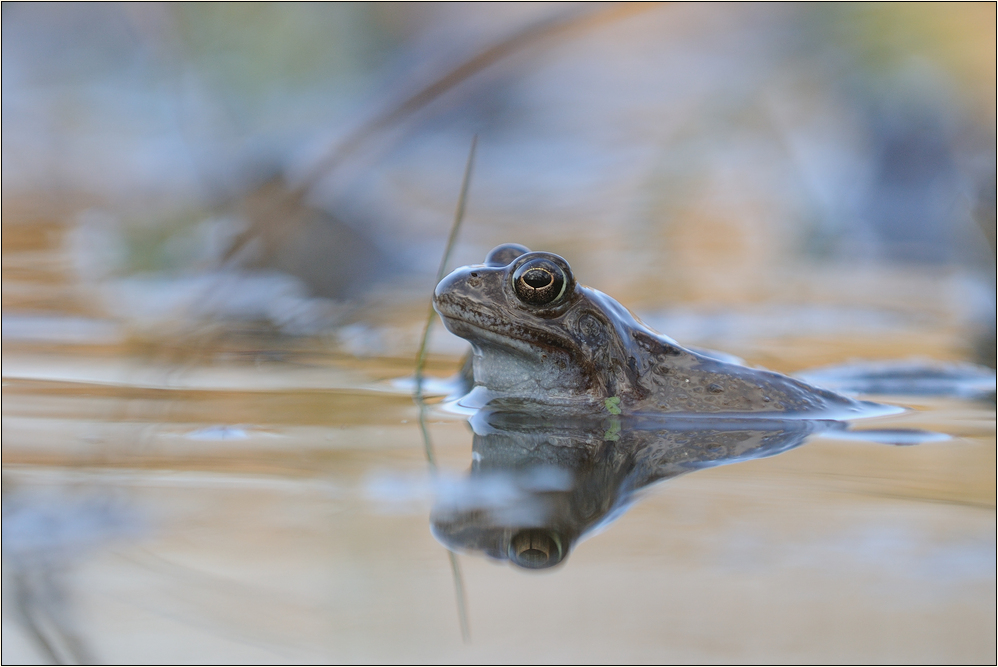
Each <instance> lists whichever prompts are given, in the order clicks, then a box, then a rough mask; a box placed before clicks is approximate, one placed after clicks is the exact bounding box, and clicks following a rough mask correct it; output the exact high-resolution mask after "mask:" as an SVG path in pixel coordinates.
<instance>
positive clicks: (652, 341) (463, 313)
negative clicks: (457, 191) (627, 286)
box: [433, 243, 897, 419]
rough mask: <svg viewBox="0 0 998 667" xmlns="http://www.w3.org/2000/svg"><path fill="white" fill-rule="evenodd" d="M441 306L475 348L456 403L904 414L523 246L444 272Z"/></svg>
mask: <svg viewBox="0 0 998 667" xmlns="http://www.w3.org/2000/svg"><path fill="white" fill-rule="evenodd" d="M433 307H434V309H435V310H436V312H437V313H438V314H439V316H440V318H441V320H442V321H443V323H444V326H445V327H446V328H447V329H448V331H450V332H451V333H453V334H454V335H456V336H459V337H461V338H464V339H466V340H467V341H468V342H469V343H470V344H471V363H470V365H469V369H468V370H470V373H469V375H470V376H471V378H472V380H473V382H472V385H473V386H472V389H471V391H470V392H469V393H468V394H467V395H466V396H464V397H463V398H461V399H460V401H459V404H460V405H462V406H464V407H468V408H482V407H485V406H488V407H489V409H492V410H501V409H508V410H538V409H543V410H548V411H554V412H559V413H566V414H580V415H584V414H588V415H608V414H612V415H618V414H619V415H666V416H678V415H687V416H690V415H711V416H713V417H717V416H731V417H738V418H743V417H748V416H753V415H756V416H764V417H774V416H777V417H779V418H781V419H783V418H794V417H799V418H807V419H816V418H829V419H849V418H853V417H859V416H872V415H874V414H890V413H891V412H896V411H897V409H894V408H892V407H890V406H881V405H879V404H876V403H871V402H868V401H861V400H856V399H853V398H850V397H847V396H844V395H841V394H838V393H835V392H833V391H831V390H828V389H823V388H821V387H817V386H814V385H811V384H808V383H806V382H804V381H801V380H798V379H795V378H792V377H788V376H786V375H782V374H780V373H776V372H772V371H768V370H764V369H758V368H751V367H748V366H746V365H742V364H739V363H734V362H732V361H730V360H725V359H724V358H723V357H720V356H719V355H711V354H709V353H704V352H702V351H696V350H693V349H690V348H688V347H683V346H682V345H680V344H679V343H678V342H676V341H675V340H673V339H672V338H670V337H668V336H666V335H663V334H661V333H658V332H656V331H654V330H653V329H651V328H650V327H648V326H647V325H645V324H644V323H643V322H641V320H640V319H638V318H637V317H636V316H635V315H633V314H632V313H631V312H630V311H629V310H628V309H627V308H625V307H624V306H622V305H621V304H620V303H619V302H618V301H616V300H615V299H613V298H612V297H610V296H608V295H607V294H604V293H603V292H600V291H599V290H596V289H593V288H591V287H587V286H585V285H583V284H581V283H579V282H577V281H576V279H575V275H574V274H573V272H572V269H571V267H570V266H569V264H568V262H567V261H566V260H565V259H564V258H562V257H561V256H559V255H557V254H554V253H551V252H544V251H531V250H530V249H529V248H527V247H526V246H523V245H519V244H515V243H505V244H502V245H499V246H497V247H495V248H493V249H492V250H491V251H490V252H489V253H488V255H487V256H486V258H485V261H484V262H483V263H482V264H474V265H470V266H464V267H461V268H458V269H456V270H454V271H452V272H451V273H450V274H449V275H447V276H446V277H444V278H443V279H442V280H441V281H440V282H439V284H438V285H437V287H436V289H435V290H434V294H433Z"/></svg>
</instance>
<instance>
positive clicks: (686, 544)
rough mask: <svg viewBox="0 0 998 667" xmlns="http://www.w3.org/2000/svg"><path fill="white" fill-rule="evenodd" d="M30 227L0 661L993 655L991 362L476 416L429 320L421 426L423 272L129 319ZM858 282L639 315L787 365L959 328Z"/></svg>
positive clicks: (15, 251) (10, 275)
mask: <svg viewBox="0 0 998 667" xmlns="http://www.w3.org/2000/svg"><path fill="white" fill-rule="evenodd" d="M5 224H6V220H5ZM25 229H28V228H18V227H7V226H5V232H6V231H10V230H13V231H14V232H15V233H16V232H18V231H19V230H20V231H21V232H23V234H24V235H23V236H21V237H18V236H16V234H14V235H11V234H7V235H6V237H5V254H4V295H5V306H4V347H3V353H4V354H3V512H4V518H3V549H4V551H3V553H4V556H3V557H4V561H3V563H4V564H3V583H4V586H3V595H4V605H3V638H4V641H3V661H4V662H5V663H13V662H51V661H53V660H59V661H64V662H92V661H93V662H113V663H132V662H160V663H170V662H176V663H181V662H492V663H497V662H554V663H558V662H748V661H752V662H777V663H779V662H987V661H989V660H993V659H994V655H995V632H994V628H995V539H996V535H995V467H996V463H995V404H994V398H993V393H991V394H990V395H989V394H988V392H987V391H986V390H985V391H984V392H980V391H977V390H976V389H975V388H974V386H969V388H968V386H967V385H961V386H962V389H961V390H959V391H950V392H949V395H942V396H940V395H939V393H940V392H938V391H935V392H934V391H928V392H925V391H922V390H921V389H920V388H918V387H915V388H912V387H910V386H909V387H906V386H904V385H903V384H902V385H901V386H898V385H897V384H895V385H888V387H887V391H889V392H893V393H892V395H878V396H876V397H875V399H876V400H878V401H880V402H886V403H889V404H892V405H897V406H901V407H903V408H905V411H904V412H902V413H900V414H894V415H888V416H880V417H874V418H870V419H865V420H861V421H859V422H857V423H855V424H853V425H852V430H851V431H849V432H846V431H843V430H837V429H828V428H817V427H813V426H808V425H797V426H794V427H793V428H789V429H788V428H786V427H784V428H783V430H780V428H777V427H773V426H768V427H762V426H755V427H754V428H755V430H754V431H753V430H752V429H746V428H742V429H741V430H739V429H737V428H735V429H733V428H730V427H729V428H727V431H724V429H720V430H717V429H716V428H715V430H714V431H712V432H711V434H710V437H705V436H704V434H703V432H698V431H697V429H696V428H691V427H689V426H687V427H679V428H678V429H677V428H676V427H672V430H669V428H664V430H663V429H659V430H658V431H655V430H654V429H652V430H650V431H649V430H648V429H645V430H644V431H642V430H641V429H640V428H632V427H631V426H629V425H628V424H627V423H626V422H625V423H620V424H616V425H614V424H609V425H607V424H599V425H597V426H596V427H593V428H594V429H595V430H593V429H590V430H589V431H587V430H585V429H584V428H582V427H578V426H575V427H572V428H567V429H566V428H561V429H560V430H559V428H558V427H555V426H552V425H550V424H546V425H544V424H542V425H529V424H528V425H526V426H525V425H524V424H522V423H521V424H503V423H501V420H500V422H496V421H495V420H493V422H491V423H487V422H488V420H487V419H486V420H484V422H483V419H482V418H481V416H479V417H476V418H475V419H474V420H472V422H471V423H470V424H469V421H468V415H467V414H460V413H459V412H455V411H454V410H453V409H450V408H448V407H447V406H446V405H445V403H444V394H445V393H446V389H447V385H446V383H445V382H444V380H445V379H446V378H447V377H448V376H450V375H451V374H452V373H454V372H455V371H456V370H457V368H458V366H459V364H460V355H461V353H462V352H463V346H462V343H461V341H459V340H458V339H456V338H453V337H449V335H448V334H446V333H445V332H443V330H442V327H440V326H439V324H438V325H437V328H436V329H435V333H434V337H433V346H432V352H433V353H432V354H431V357H430V362H429V365H428V373H429V374H430V375H431V376H432V377H431V380H430V383H429V388H430V389H431V390H432V391H430V396H429V398H428V406H427V410H426V412H425V415H424V417H425V425H426V427H427V428H426V430H427V436H428V437H425V438H424V435H423V433H422V432H421V429H420V411H419V409H418V408H417V405H416V404H415V403H414V401H413V398H412V396H411V393H410V390H411V386H412V383H411V381H407V380H406V378H409V377H411V375H412V372H413V364H414V361H413V360H414V358H415V345H416V343H417V341H418V338H419V331H420V328H421V325H422V321H423V319H422V318H423V317H425V312H426V311H425V308H426V301H427V300H428V296H429V295H428V294H426V293H424V294H422V295H421V294H419V293H414V294H412V295H409V296H406V295H403V296H404V297H405V298H402V297H398V296H397V295H396V297H397V298H396V300H395V301H394V302H384V303H381V304H380V305H378V304H377V303H375V305H374V306H371V308H372V309H374V310H376V311H378V313H379V315H378V316H377V317H373V316H370V315H368V316H366V317H358V318H357V319H356V321H355V323H354V324H351V325H349V326H346V327H343V328H341V329H338V330H336V331H335V332H334V333H330V334H326V335H297V336H291V335H288V334H286V333H281V332H279V331H276V330H274V329H273V328H267V327H264V326H263V325H248V324H244V325H239V324H238V323H232V322H231V321H228V322H226V321H219V322H216V323H214V324H206V323H204V321H201V322H200V323H198V324H193V325H192V324H190V323H187V324H184V323H183V322H177V321H173V322H172V324H171V326H172V327H173V328H169V327H167V325H161V326H162V327H163V328H162V329H161V330H160V331H150V330H149V329H148V328H146V329H140V328H136V327H135V326H134V325H130V324H125V323H123V322H122V320H121V319H120V318H118V319H116V318H114V317H111V316H109V315H108V312H109V311H108V308H107V307H106V306H100V305H99V300H97V299H95V298H88V299H82V298H80V294H81V291H85V290H87V289H89V288H88V287H87V286H86V285H80V284H78V283H76V282H74V279H73V278H72V276H73V275H75V274H74V273H73V270H72V269H71V268H70V267H69V264H68V263H69V259H67V255H66V254H65V251H64V248H65V246H64V245H63V244H62V242H61V241H60V240H59V239H61V238H63V234H64V232H65V230H64V229H62V228H60V227H59V226H58V225H56V226H52V227H49V228H46V227H44V225H40V224H36V225H35V226H34V227H32V228H30V230H33V231H30V230H29V231H25ZM45 229H48V232H49V237H45V238H48V240H45V238H41V240H39V238H40V237H39V236H38V235H39V234H42V236H44V233H45ZM39 230H41V231H39ZM8 238H11V239H13V240H11V241H10V242H9V243H7V239H8ZM895 278H896V281H895V282H899V283H903V284H904V285H905V289H907V290H911V291H912V292H916V293H918V295H919V298H920V299H922V301H920V302H919V303H920V304H921V306H922V307H923V308H930V307H932V303H933V302H931V299H927V297H926V296H925V295H926V294H931V290H930V289H926V290H921V291H920V290H918V289H917V288H918V286H919V283H918V280H920V278H919V277H918V276H917V275H916V274H915V273H914V272H912V273H911V274H910V275H902V276H901V277H900V278H897V277H896V276H895ZM901 278H903V279H904V280H901ZM923 279H924V278H923ZM843 280H845V278H843ZM938 282H939V281H938V280H936V283H938ZM891 284H893V283H891V280H889V279H883V280H881V281H880V282H879V283H878V285H879V286H880V288H881V289H882V290H890V289H891V287H890V285H891ZM243 287H244V289H246V290H250V289H252V287H251V285H250V284H249V282H247V283H245V284H243ZM87 296H88V297H94V295H93V294H88V295H87ZM149 298H151V297H149ZM871 298H879V297H871ZM19 299H21V300H22V301H20V302H19V301H18V300H19ZM406 299H408V300H406ZM622 300H624V301H626V299H622ZM902 301H903V299H902ZM912 301H914V300H912ZM24 303H30V304H33V305H34V307H33V309H28V308H24V307H23V304H24ZM385 303H388V305H385ZM19 304H20V305H21V306H22V307H21V308H20V309H19V308H18V306H19ZM39 304H41V307H39ZM95 304H98V305H95ZM926 304H928V305H926ZM868 306H869V301H868V302H866V303H863V302H861V301H860V297H857V303H856V304H854V305H851V306H849V307H848V308H846V309H842V308H839V309H838V310H836V309H835V307H832V306H829V307H827V308H825V309H824V310H821V309H820V307H816V308H819V311H820V312H819V311H814V310H813V309H812V311H806V310H801V309H798V310H797V311H794V312H796V315H795V314H794V313H793V312H791V311H792V310H793V309H790V310H786V311H783V312H782V315H780V316H779V317H781V318H782V321H783V326H782V327H781V333H780V334H775V333H773V332H771V331H768V330H767V329H766V326H765V323H766V322H771V321H772V320H773V318H774V316H773V314H772V310H771V308H772V307H771V306H766V305H756V306H750V307H748V308H747V309H742V310H737V309H735V310H730V311H725V313H723V314H719V313H713V314H711V313H706V314H705V313H697V312H688V311H677V310H672V311H669V310H659V311H656V310H654V309H648V310H646V311H645V312H644V313H643V314H644V315H645V316H646V319H647V320H648V321H649V322H652V323H654V324H655V326H656V327H658V328H660V329H661V330H663V331H665V332H667V333H671V334H672V335H674V336H676V337H677V338H679V337H680V336H683V337H685V338H681V341H682V342H691V343H692V342H703V343H706V344H714V345H716V346H723V347H727V348H728V349H730V350H731V351H732V352H735V353H738V354H741V355H743V356H745V357H746V358H747V360H748V361H749V362H750V363H758V364H765V365H766V366H768V367H771V368H775V369H778V370H781V371H784V372H797V371H803V370H804V369H807V368H810V367H814V366H818V365H822V364H827V363H829V362H833V361H837V362H843V361H847V360H849V359H862V358H865V359H882V358H885V357H887V358H906V357H908V356H912V355H915V356H918V355H921V356H922V357H929V358H935V359H942V360H954V359H956V358H958V354H957V353H956V352H953V350H955V349H957V345H956V343H954V342H953V341H954V340H955V339H956V337H958V335H959V332H956V333H954V329H953V326H952V324H951V323H950V322H949V321H947V320H945V319H942V318H932V317H922V318H921V319H919V318H918V317H908V316H905V315H904V311H903V310H902V311H900V312H901V313H902V314H901V315H898V314H897V312H898V311H895V315H894V316H893V317H895V318H901V320H900V322H898V321H895V320H890V319H888V320H883V319H876V318H873V320H871V317H870V316H869V315H868V314H864V313H868V312H872V311H868V310H864V308H867V307H868ZM767 308H770V310H768V311H767ZM732 313H734V314H732ZM801 313H803V314H801ZM795 317H796V318H797V319H794V318H795ZM905 317H907V319H905ZM850 322H852V324H850ZM787 329H790V330H791V331H790V332H789V333H787V331H786V330H787ZM793 329H796V333H795V332H794V331H793ZM137 332H138V333H137ZM857 332H858V334H857ZM690 339H693V340H690ZM375 341H380V342H379V343H378V344H377V345H375ZM386 341H387V342H386ZM393 341H394V342H393ZM933 350H935V351H936V352H937V354H934V355H933V354H931V353H932V351H933ZM885 352H886V353H885ZM991 378H992V379H991V383H992V384H991V386H992V387H993V375H991ZM825 379H826V380H828V381H834V377H829V376H828V375H827V374H826V375H825ZM985 384H986V383H985ZM854 389H855V388H854ZM883 390H884V389H883V387H881V391H883ZM992 391H993V390H992ZM942 393H945V392H942ZM483 423H484V425H483ZM714 426H716V425H714ZM573 428H574V429H575V430H573ZM864 430H865V431H876V432H878V433H879V435H877V436H869V437H867V436H864V435H863V431H864ZM590 431H591V432H590ZM722 431H723V432H722ZM913 431H917V432H923V434H924V435H923V436H920V437H915V438H910V437H909V438H905V437H900V436H898V437H893V438H891V437H885V436H884V435H883V434H884V433H895V435H896V434H897V433H898V432H900V433H908V434H910V433H911V432H913ZM608 433H609V435H607V434H608ZM928 434H936V435H928ZM580 441H584V442H590V441H592V443H596V444H592V443H591V444H590V445H589V446H587V447H583V448H576V449H572V447H571V446H568V445H566V443H568V442H575V443H578V442H580ZM662 443H666V444H664V445H663V444H662ZM896 443H901V444H896ZM649 452H651V453H649ZM656 457H657V458H656ZM597 459H598V460H597ZM525 462H529V463H531V464H532V465H530V466H528V465H526V464H525ZM537 464H541V465H537ZM635 471H638V472H635ZM544 502H547V503H548V506H549V508H550V507H555V510H553V511H554V512H555V513H557V512H562V514H563V517H562V518H563V519H564V521H563V523H562V524H561V526H562V527H561V528H560V530H561V535H560V537H559V538H558V543H557V544H555V543H554V542H553V541H551V539H550V538H549V536H547V534H545V535H541V536H540V537H537V536H534V537H537V543H536V544H535V546H536V549H535V551H541V552H544V551H545V550H547V551H552V550H555V551H559V558H560V559H561V562H560V563H559V564H558V565H557V567H553V568H551V569H546V570H543V571H529V570H528V569H523V568H518V567H515V566H514V565H512V564H510V562H509V560H508V559H509V557H510V556H509V554H510V553H515V552H516V551H517V550H516V547H515V545H513V543H515V542H516V541H517V539H520V540H521V541H522V540H523V539H525V538H524V536H522V535H519V536H517V535H513V534H511V533H510V532H509V531H508V530H507V532H506V534H505V537H500V538H496V537H495V535H496V534H497V531H498V532H499V533H501V532H502V530H504V528H503V527H502V526H508V525H515V524H516V522H517V521H522V520H523V517H524V516H528V517H529V516H532V513H534V514H536V512H537V511H538V510H537V506H538V503H541V504H543V503H544ZM573 503H574V505H573ZM587 503H588V505H587ZM582 506H584V507H582ZM566 507H567V508H568V509H565V508H566ZM580 507H582V508H581V509H580ZM559 508H561V509H559ZM565 517H567V518H565ZM497 526H498V528H497ZM490 531H491V532H490ZM573 531H574V532H573ZM490 535H491V537H490ZM483 536H484V537H483ZM530 537H531V536H527V538H530ZM490 540H491V541H490ZM502 540H506V542H503V541H502ZM544 540H548V541H547V542H545V541H544ZM507 543H508V544H511V545H513V546H510V547H508V548H507V549H506V551H505V552H504V551H503V550H502V549H501V548H496V547H495V545H496V544H501V545H505V544H507ZM448 546H449V547H451V548H453V549H454V550H455V552H456V555H452V554H451V552H449V551H448V549H447V547H448ZM509 549H512V551H510V550H509ZM520 552H524V550H522V549H521V550H520ZM497 558H498V560H497Z"/></svg>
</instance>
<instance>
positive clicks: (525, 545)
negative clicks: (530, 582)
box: [509, 528, 565, 570]
mask: <svg viewBox="0 0 998 667" xmlns="http://www.w3.org/2000/svg"><path fill="white" fill-rule="evenodd" d="M564 556H565V553H564V551H563V550H562V548H561V539H560V538H559V537H558V534H557V533H553V532H549V531H546V530H540V529H537V528H531V529H529V530H521V531H520V532H519V533H517V534H516V535H514V536H513V539H512V540H510V542H509V559H510V560H511V561H513V562H514V563H516V564H517V565H519V566H520V567H525V568H527V569H529V570H540V569H542V568H545V567H553V566H555V565H557V564H558V563H560V562H561V560H562V558H564Z"/></svg>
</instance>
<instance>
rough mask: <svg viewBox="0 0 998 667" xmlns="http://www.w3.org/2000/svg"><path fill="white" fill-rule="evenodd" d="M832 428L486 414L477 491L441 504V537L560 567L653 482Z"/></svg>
mask: <svg viewBox="0 0 998 667" xmlns="http://www.w3.org/2000/svg"><path fill="white" fill-rule="evenodd" d="M608 422H609V424H608ZM832 424H836V422H829V421H813V420H805V419H792V420H769V419H718V418H711V417H708V418H705V419H682V418H680V419H673V420H670V421H669V422H668V424H664V423H662V422H656V421H654V420H653V421H648V420H642V419H640V418H628V417H624V418H620V417H616V416H611V417H608V418H606V419H605V420H602V423H601V421H600V420H592V419H581V420H551V419H550V418H547V417H537V416H536V415H530V414H525V413H519V414H517V413H492V412H487V411H483V412H480V413H479V414H478V415H476V416H475V417H474V418H473V419H472V427H473V428H474V430H475V436H474V445H473V452H474V454H473V456H472V467H471V473H470V477H469V479H468V482H467V484H468V489H471V488H474V489H475V492H473V493H472V492H465V493H464V494H452V495H451V496H449V497H443V498H440V499H438V501H437V504H436V506H435V508H434V511H433V514H432V516H431V524H432V531H433V534H434V535H435V536H436V538H437V539H438V540H439V541H440V542H442V543H443V544H444V545H445V546H447V548H449V549H451V550H454V551H465V552H468V551H470V552H478V553H482V554H484V555H486V556H489V557H491V558H494V559H498V560H509V561H510V562H512V563H513V564H515V565H518V566H520V567H523V568H527V569H543V568H549V567H553V566H555V565H558V564H559V563H561V562H563V561H564V560H565V558H567V556H568V554H569V552H570V550H571V549H572V547H573V546H574V545H575V544H576V543H577V542H578V541H579V539H580V538H581V537H583V536H584V535H586V534H587V533H592V532H593V531H594V530H598V529H599V528H601V527H603V526H605V525H606V524H607V523H609V522H610V521H612V520H614V519H615V518H616V517H618V516H619V515H620V514H621V513H623V511H624V510H626V509H627V507H628V506H629V505H630V503H631V501H632V500H633V499H634V498H635V495H636V493H637V492H638V491H640V490H641V489H642V488H644V487H646V486H648V485H649V484H652V483H654V482H659V481H662V480H665V479H669V478H672V477H676V476H678V475H681V474H683V473H686V472H691V471H694V470H699V469H702V468H709V467H714V466H718V465H724V464H727V463H734V462H737V461H743V460H748V459H755V458H761V457H765V456H773V455H775V454H779V453H781V452H784V451H786V450H788V449H791V448H793V447H796V446H798V445H800V444H801V443H803V442H804V440H805V439H806V438H807V437H808V436H809V435H810V434H812V433H814V432H816V431H820V430H823V429H825V428H828V427H829V426H830V425H832ZM608 425H609V426H610V428H609V429H608V428H607V426H608Z"/></svg>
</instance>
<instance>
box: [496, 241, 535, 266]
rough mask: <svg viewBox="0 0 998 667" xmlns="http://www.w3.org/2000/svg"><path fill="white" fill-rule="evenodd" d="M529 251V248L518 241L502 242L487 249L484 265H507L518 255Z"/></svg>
mask: <svg viewBox="0 0 998 667" xmlns="http://www.w3.org/2000/svg"><path fill="white" fill-rule="evenodd" d="M528 252H530V248H528V247H526V246H522V245H520V244H519V243H503V244H502V245H499V246H496V247H495V248H493V249H492V250H490V251H489V255H488V257H486V258H485V266H507V265H508V264H509V263H510V262H512V261H513V260H514V259H516V258H517V257H519V256H520V255H525V254H527V253H528Z"/></svg>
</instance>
